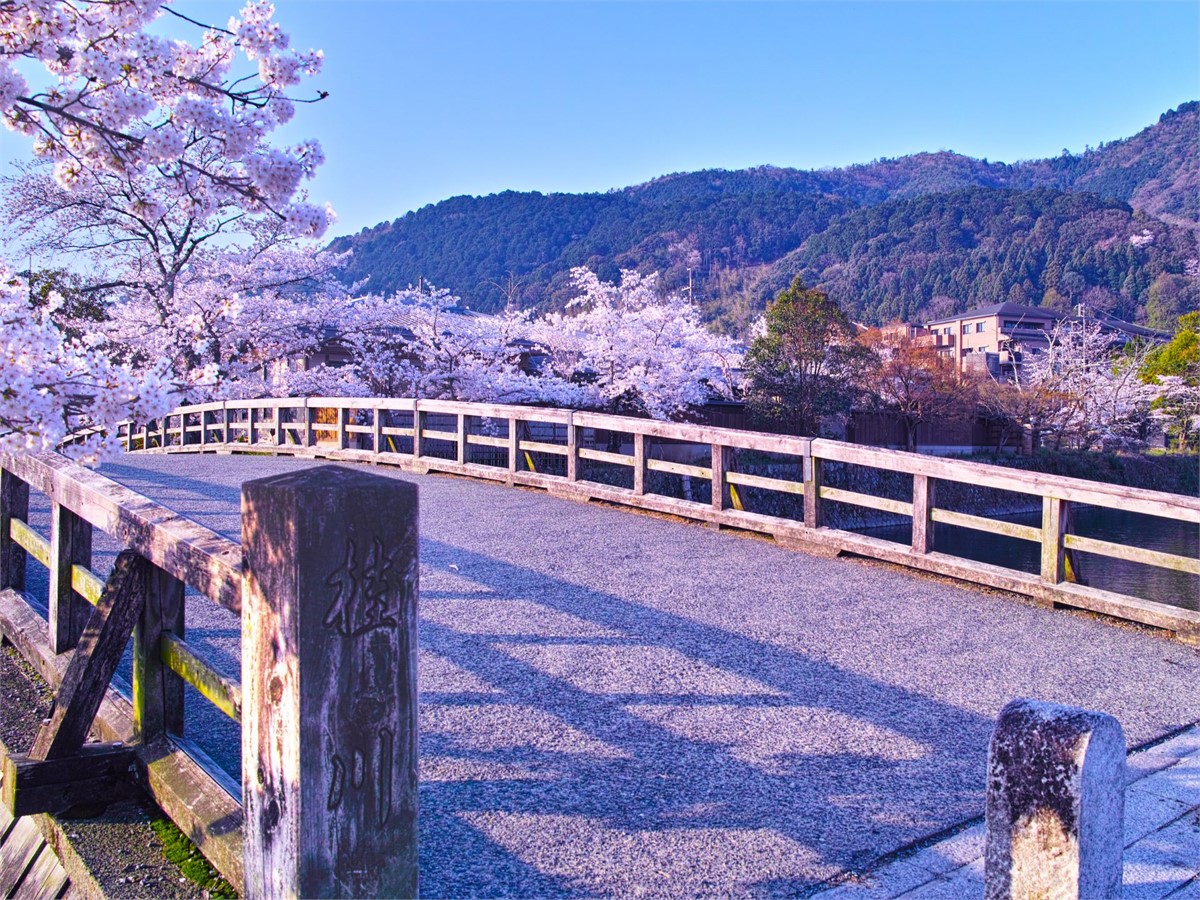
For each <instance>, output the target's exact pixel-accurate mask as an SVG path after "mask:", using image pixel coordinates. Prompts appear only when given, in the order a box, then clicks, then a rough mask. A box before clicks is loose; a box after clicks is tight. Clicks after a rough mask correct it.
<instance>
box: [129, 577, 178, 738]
mask: <svg viewBox="0 0 1200 900" xmlns="http://www.w3.org/2000/svg"><path fill="white" fill-rule="evenodd" d="M146 569H147V571H146V588H145V592H146V594H145V595H146V602H145V605H144V606H143V607H142V612H141V615H140V616H139V617H138V622H137V625H135V626H134V629H133V727H134V734H135V735H136V736H137V738H138V739H139V740H141V741H143V742H146V743H148V742H150V741H152V740H154V739H155V738H157V737H159V736H160V735H162V734H164V733H167V732H170V733H172V734H183V680H182V679H181V678H180V677H179V676H178V675H176V674H175V673H174V672H172V671H171V670H170V669H168V668H167V667H166V665H164V664H163V661H162V635H163V632H164V631H170V632H173V633H174V634H175V635H176V636H177V637H183V602H184V601H183V592H184V585H183V582H182V581H180V580H179V579H178V578H175V577H174V576H173V575H170V574H168V573H167V572H164V571H163V570H162V569H160V568H159V567H158V566H153V565H151V566H147V567H146Z"/></svg>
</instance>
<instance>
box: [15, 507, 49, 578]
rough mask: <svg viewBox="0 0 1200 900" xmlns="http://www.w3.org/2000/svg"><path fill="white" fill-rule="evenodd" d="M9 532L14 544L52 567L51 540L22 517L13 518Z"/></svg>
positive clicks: (43, 563) (47, 566)
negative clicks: (31, 526)
mask: <svg viewBox="0 0 1200 900" xmlns="http://www.w3.org/2000/svg"><path fill="white" fill-rule="evenodd" d="M8 533H9V536H10V537H11V538H12V541H13V543H14V544H16V545H17V546H18V547H20V548H21V549H22V550H24V551H25V552H26V553H28V554H29V555H30V556H32V557H33V558H34V559H36V560H37V561H38V562H40V563H41V564H42V565H43V566H45V567H46V568H47V569H48V568H50V542H49V541H48V540H46V539H45V538H44V537H42V536H41V535H40V534H38V533H37V532H36V531H34V530H33V529H32V528H30V527H29V525H28V523H26V522H24V521H22V520H21V519H12V520H11V521H10V522H9V523H8Z"/></svg>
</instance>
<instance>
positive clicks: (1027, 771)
mask: <svg viewBox="0 0 1200 900" xmlns="http://www.w3.org/2000/svg"><path fill="white" fill-rule="evenodd" d="M1124 819H1125V735H1124V733H1123V732H1122V730H1121V723H1119V722H1118V721H1117V720H1116V719H1114V718H1113V717H1112V716H1110V715H1106V714H1105V713H1100V712H1092V711H1090V710H1085V709H1078V708H1075V707H1071V706H1059V705H1058V704H1054V703H1042V702H1039V701H1037V700H1014V701H1012V702H1011V703H1009V704H1008V705H1007V706H1005V707H1004V709H1003V710H1001V712H1000V718H999V719H998V720H997V722H996V730H995V732H993V734H992V741H991V746H990V747H989V748H988V785H987V851H986V855H985V881H986V889H985V896H986V898H987V900H1002V898H1004V900H1007V898H1035V897H1036V898H1063V900H1067V898H1071V900H1074V898H1079V900H1101V898H1104V900H1106V898H1111V897H1120V896H1121V880H1122V879H1121V874H1122V849H1123V845H1124V840H1123V829H1124Z"/></svg>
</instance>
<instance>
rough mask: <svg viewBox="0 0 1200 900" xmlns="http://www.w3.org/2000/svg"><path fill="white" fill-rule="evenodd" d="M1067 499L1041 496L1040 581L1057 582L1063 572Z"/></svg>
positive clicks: (1061, 577)
mask: <svg viewBox="0 0 1200 900" xmlns="http://www.w3.org/2000/svg"><path fill="white" fill-rule="evenodd" d="M1068 502H1069V501H1067V500H1060V499H1059V498H1057V497H1043V498H1042V581H1043V582H1045V583H1046V584H1059V583H1061V582H1062V580H1063V577H1064V572H1063V559H1064V553H1063V535H1064V534H1066V531H1067V506H1068Z"/></svg>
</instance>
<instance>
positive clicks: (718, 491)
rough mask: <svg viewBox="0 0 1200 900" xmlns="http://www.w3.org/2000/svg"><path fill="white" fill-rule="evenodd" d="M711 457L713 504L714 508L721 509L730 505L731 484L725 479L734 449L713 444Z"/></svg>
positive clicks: (710, 476)
mask: <svg viewBox="0 0 1200 900" xmlns="http://www.w3.org/2000/svg"><path fill="white" fill-rule="evenodd" d="M710 458H711V460H712V462H711V463H710V466H709V478H710V479H711V482H710V483H711V488H710V496H711V497H712V506H713V509H716V510H721V509H724V508H725V507H726V506H728V505H729V486H728V483H727V482H726V481H725V476H726V474H727V470H728V469H729V467H730V464H731V463H732V462H733V451H732V450H731V449H729V448H728V447H722V446H721V445H720V444H713V445H712V453H711V457H710Z"/></svg>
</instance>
